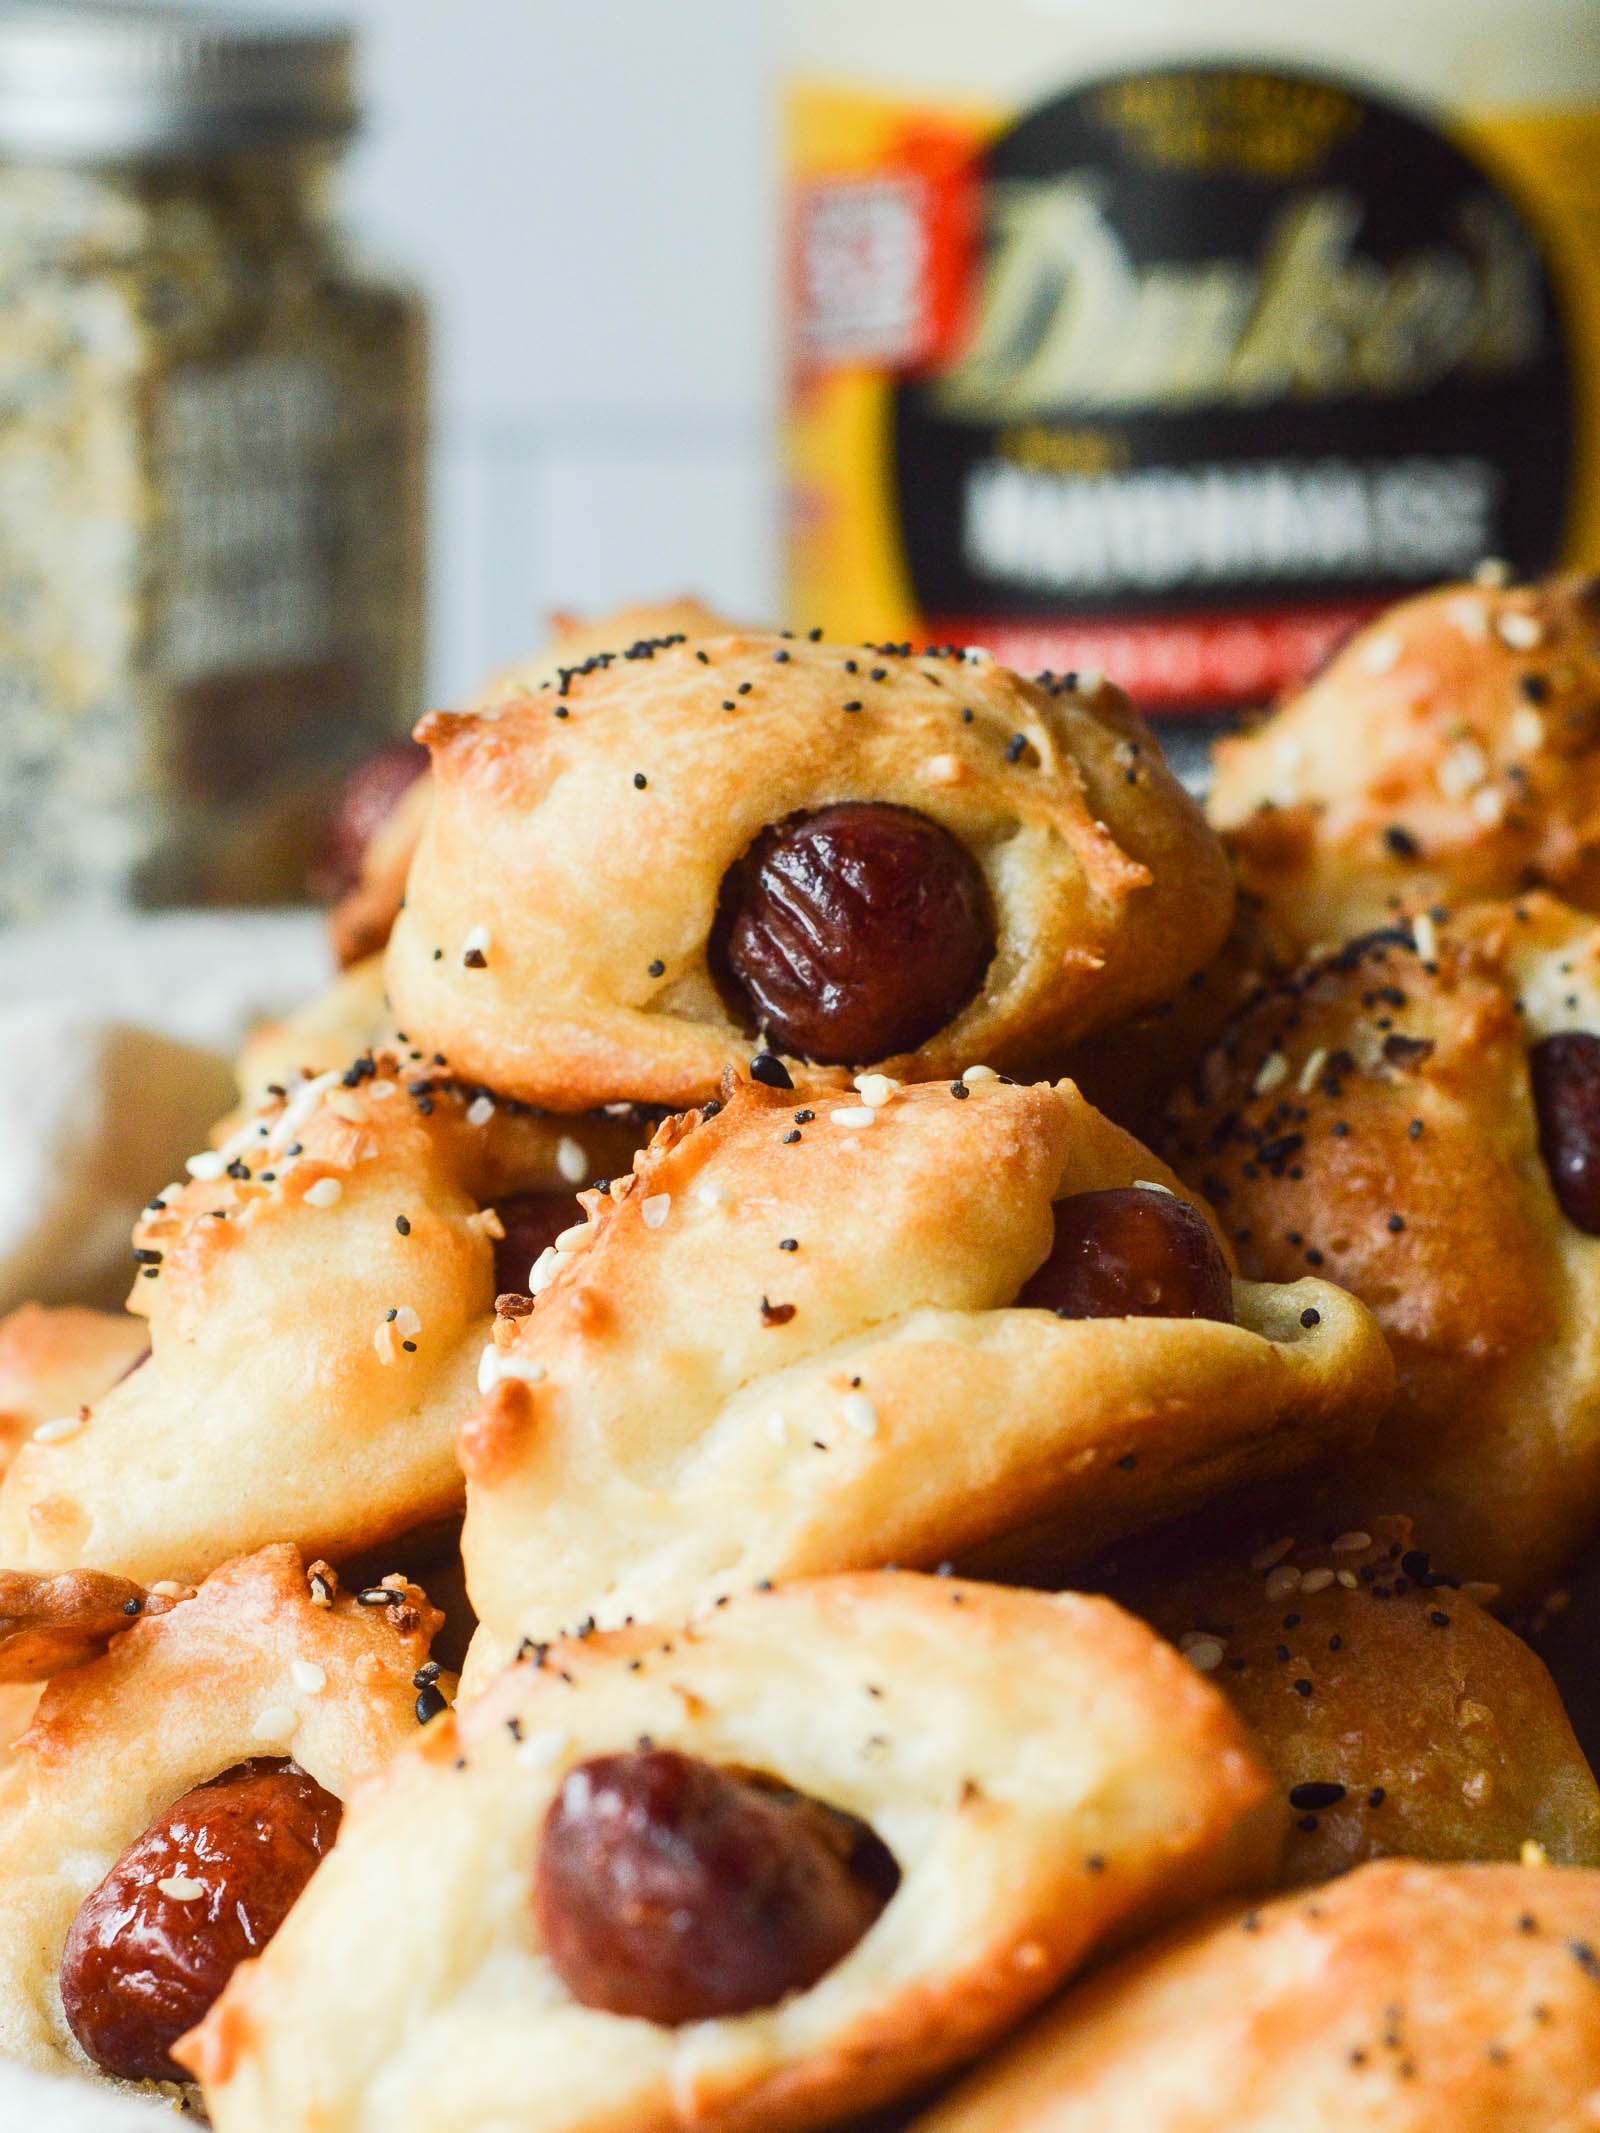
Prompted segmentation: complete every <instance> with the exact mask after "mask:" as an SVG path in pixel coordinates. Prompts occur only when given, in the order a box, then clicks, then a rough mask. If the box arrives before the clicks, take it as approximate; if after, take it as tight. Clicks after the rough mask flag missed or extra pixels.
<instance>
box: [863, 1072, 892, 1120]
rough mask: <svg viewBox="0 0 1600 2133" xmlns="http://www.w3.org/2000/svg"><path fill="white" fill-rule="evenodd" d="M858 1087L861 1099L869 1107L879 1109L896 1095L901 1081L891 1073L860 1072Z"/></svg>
mask: <svg viewBox="0 0 1600 2133" xmlns="http://www.w3.org/2000/svg"><path fill="white" fill-rule="evenodd" d="M856 1087H857V1088H858V1089H859V1090H860V1092H861V1101H862V1102H863V1103H864V1104H865V1105H866V1106H867V1107H868V1109H869V1110H873V1111H878V1110H881V1109H882V1108H883V1106H884V1105H885V1104H886V1103H887V1102H888V1101H889V1099H890V1097H891V1096H893V1095H894V1093H895V1091H896V1090H897V1089H898V1088H899V1087H900V1083H899V1082H898V1081H896V1080H895V1079H894V1077H893V1076H892V1075H890V1074H858V1075H857V1076H856Z"/></svg>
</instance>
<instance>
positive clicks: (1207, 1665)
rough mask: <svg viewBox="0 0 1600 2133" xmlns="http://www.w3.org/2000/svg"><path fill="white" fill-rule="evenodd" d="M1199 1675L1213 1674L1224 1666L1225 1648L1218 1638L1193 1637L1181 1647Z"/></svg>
mask: <svg viewBox="0 0 1600 2133" xmlns="http://www.w3.org/2000/svg"><path fill="white" fill-rule="evenodd" d="M1180 1649H1181V1650H1182V1652H1183V1656H1184V1658H1185V1659H1187V1660H1188V1662H1189V1664H1190V1665H1191V1666H1192V1667H1193V1668H1194V1670H1195V1672H1196V1673H1197V1674H1212V1673H1215V1672H1216V1670H1217V1668H1218V1667H1219V1666H1220V1665H1221V1664H1222V1652H1223V1647H1222V1644H1221V1642H1220V1640H1219V1639H1217V1638H1216V1637H1203V1636H1202V1637H1193V1638H1192V1639H1189V1640H1186V1641H1185V1643H1184V1644H1183V1645H1182V1646H1181V1647H1180Z"/></svg>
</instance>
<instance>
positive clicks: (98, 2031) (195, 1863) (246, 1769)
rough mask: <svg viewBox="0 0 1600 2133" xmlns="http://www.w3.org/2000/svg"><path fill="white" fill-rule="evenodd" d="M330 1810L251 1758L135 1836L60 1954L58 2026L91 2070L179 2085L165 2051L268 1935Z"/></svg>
mask: <svg viewBox="0 0 1600 2133" xmlns="http://www.w3.org/2000/svg"><path fill="white" fill-rule="evenodd" d="M340 1813H341V1809H340V1804H339V1802H338V1800H336V1799H335V1798H334V1796H333V1794H332V1793H331V1792H325V1791H324V1790H323V1788H322V1787H321V1786H320V1785H319V1784H318V1783H317V1782H316V1780H315V1779H314V1778H311V1777H308V1776H307V1775H306V1773H305V1772H304V1771H303V1770H301V1769H299V1768H298V1767H297V1765H295V1764H294V1763H291V1762H284V1761H281V1760H278V1759H275V1758H270V1757H259V1758H257V1759H256V1760H254V1761H252V1762H248V1763H240V1764H239V1765H238V1767H237V1768H236V1769H233V1770H229V1771H227V1772H225V1773H224V1775H223V1776H221V1777H219V1778H215V1779H213V1781H212V1782H211V1783H210V1784H209V1785H201V1786H199V1787H197V1788H196V1790H195V1791H193V1792H186V1793H185V1794H184V1796H183V1798H182V1799H181V1800H177V1801H175V1802H174V1804H173V1805H172V1806H171V1807H169V1808H168V1809H167V1811H166V1813H165V1814H164V1815H162V1816H161V1817H160V1819H159V1820H158V1821H156V1822H153V1823H152V1824H151V1825H150V1827H149V1828H148V1829H147V1830H146V1831H145V1833H144V1835H143V1836H142V1837H136V1838H135V1839H134V1841H133V1843H132V1844H130V1845H129V1846H128V1848H127V1850H126V1851H125V1852H124V1853H123V1854H122V1857H121V1858H120V1859H119V1860H118V1861H117V1863H116V1865H115V1866H114V1867H113V1868H112V1869H111V1871H110V1873H109V1874H107V1875H106V1877H105V1879H104V1880H103V1881H102V1882H101V1884H100V1886H99V1887H98V1888H97V1889H96V1890H95V1891H94V1892H93V1894H92V1895H91V1896H89V1897H88V1898H87V1899H86V1900H85V1902H84V1903H83V1904H82V1906H81V1907H80V1909H79V1911H78V1915H77V1917H76V1918H74V1920H73V1921H72V1925H71V1928H70V1930H69V1931H68V1934H67V1944H66V1949H65V1952H64V1954H63V1956H62V1960H61V2002H62V2007H63V2009H64V2011H65V2013H66V2017H67V2023H68V2026H69V2027H70V2028H71V2030H72V2034H73V2035H74V2036H75V2037H76V2038H77V2040H78V2042H79V2043H80V2044H81V2045H82V2046H83V2049H84V2050H85V2052H87V2053H88V2055H89V2057H90V2058H91V2059H92V2060H93V2061H94V2062H95V2064H96V2065H97V2066H99V2067H101V2068H103V2069H104V2070H105V2072H106V2073H108V2074H115V2075H118V2076H120V2077H121V2078H122V2079H123V2080H125V2081H141V2080H144V2081H186V2080H188V2079H189V2076H188V2075H187V2074H186V2073H185V2072H184V2070H183V2068H182V2067H180V2066H178V2065H176V2064H175V2063H174V2062H173V2060H172V2059H171V2058H170V2057H169V2056H168V2055H169V2052H170V2050H171V2047H172V2046H173V2045H174V2044H175V2043H176V2042H177V2040H178V2038H179V2037H181V2036H182V2035H183V2033H184V2031H185V2030H188V2029H192V2028H193V2027H194V2025H195V2023H196V2022H198V2021H199V2020H200V2018H201V2016H202V2015H203V2014H204V2013H205V2012H206V2010H207V2008H209V2007H210V2005H211V2003H212V2001H213V2000H215V1999H216V1997H217V1995H218V1994H219V1993H220V1992H221V1990H222V1988H223V1986H224V1985H226V1984H227V1982H228V1980H229V1978H230V1977H232V1975H233V1972H234V1968H235V1966H236V1965H237V1964H238V1963H240V1962H242V1961H243V1960H244V1958H245V1957H246V1956H247V1955H255V1954H257V1953H259V1951H260V1950H261V1949H262V1948H264V1947H265V1946H266V1944H267V1942H268V1941H269V1940H271V1938H272V1936H273V1934H274V1933H276V1932H277V1930H278V1928H279V1926H281V1925H282V1923H283V1921H284V1919H285V1918H286V1917H287V1916H288V1914H289V1910H290V1907H291V1906H292V1904H293V1903H294V1901H295V1898H296V1897H297V1896H298V1895H299V1894H300V1891H301V1890H302V1889H303V1888H304V1887H305V1885H306V1883H307V1882H308V1881H309V1880H310V1879H311V1875H312V1872H313V1870H314V1869H315V1867H316V1864H317V1861H318V1860H319V1859H320V1858H321V1857H322V1855H323V1853H324V1852H325V1851H327V1849H328V1848H329V1846H330V1845H331V1844H332V1843H333V1840H334V1838H335V1836H336V1835H337V1834H338V1829H339V1816H340ZM163 1881H165V1882H168V1883H170V1884H173V1885H174V1886H175V1888H176V1893H173V1892H172V1889H170V1888H169V1889H168V1890H163V1889H162V1888H161V1887H160V1886H159V1884H160V1883H162V1882H163ZM196 1883H198V1884H199V1889H198V1891H197V1892H196V1893H192V1894H191V1893H189V1891H190V1889H191V1887H192V1886H193V1884H196Z"/></svg>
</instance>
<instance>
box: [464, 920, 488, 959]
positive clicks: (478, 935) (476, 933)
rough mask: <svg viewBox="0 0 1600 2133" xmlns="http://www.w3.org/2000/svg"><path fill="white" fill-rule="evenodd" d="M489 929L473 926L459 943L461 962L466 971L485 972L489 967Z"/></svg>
mask: <svg viewBox="0 0 1600 2133" xmlns="http://www.w3.org/2000/svg"><path fill="white" fill-rule="evenodd" d="M489 947H490V941H489V929H488V927H487V926H474V927H473V928H472V929H471V931H470V932H469V933H468V935H467V937H466V939H465V940H464V941H463V942H462V943H461V960H462V962H463V963H464V964H465V965H466V967H467V969H468V970H487V969H488V967H489Z"/></svg>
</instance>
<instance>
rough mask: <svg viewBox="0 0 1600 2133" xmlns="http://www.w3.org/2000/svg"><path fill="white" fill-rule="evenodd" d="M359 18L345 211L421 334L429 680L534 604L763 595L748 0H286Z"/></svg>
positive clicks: (765, 52) (768, 300)
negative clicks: (428, 481)
mask: <svg viewBox="0 0 1600 2133" xmlns="http://www.w3.org/2000/svg"><path fill="white" fill-rule="evenodd" d="M298 7H299V10H300V11H302V12H305V13H318V14H325V15H328V16H331V17H333V18H335V19H338V20H350V21H353V22H355V23H356V24H357V25H358V27H359V30H360V34H361V52H360V62H359V72H360V80H361V85H362V90H363V93H364V96H365V99H366V105H367V113H368V119H367V126H366V131H365V133H364V135H363V137H362V138H361V139H360V140H359V141H358V142H357V143H356V144H355V146H354V148H353V150H352V152H351V154H350V156H349V158H348V162H347V183H346V185H345V188H344V199H345V202H346V207H347V219H348V220H349V221H350V223H351V224H352V226H353V227H354V229H355V230H356V231H357V233H358V234H359V236H360V237H361V239H362V240H363V242H364V244H365V246H366V247H367V248H368V249H369V250H370V251H372V252H373V253H374V254H375V255H376V256H377V257H378V258H379V259H380V260H382V261H383V262H384V263H385V264H392V265H395V266H397V267H399V268H400V269H401V270H403V271H404V272H405V273H406V274H408V275H409V276H410V277H411V278H412V279H413V280H415V281H416V282H417V283H419V284H420V285H421V287H422V288H423V289H424V290H425V292H426V294H427V296H428V299H429V303H430V306H431V312H432V320H433V332H434V473H433V499H432V539H431V548H430V566H431V577H432V593H431V613H430V624H431V627H430V658H429V693H430V700H431V701H433V702H436V703H446V702H448V701H449V700H450V699H451V697H452V695H454V694H457V693H459V692H460V691H461V690H462V689H463V688H465V687H467V686H469V685H470V684H471V683H472V682H473V681H474V680H475V679H477V678H478V677H479V676H480V675H481V674H482V673H483V672H484V671H486V670H487V669H489V668H491V667H493V666H494V665H496V664H497V663H499V662H502V661H504V660H505V659H507V658H509V657H512V656H514V655H515V654H517V653H518V652H519V651H522V650H524V649H526V648H528V647H529V646H531V644H532V643H533V642H534V640H535V638H536V636H537V634H538V632H539V629H540V627H541V626H542V621H543V617H544V615H545V614H546V613H547V612H548V611H549V610H550V609H551V608H558V607H572V608H576V609H579V610H592V609H597V608H603V607H605V606H609V605H614V604H616V603H618V602H620V601H625V600H635V599H639V598H645V597H650V596H653V595H656V594H663V595H670V594H673V593H678V592H686V591H687V592H698V593H701V594H702V595H704V596H705V597H706V598H708V599H710V600H712V601H714V602H720V603H722V604H724V605H725V606H726V607H728V608H729V609H730V611H732V612H734V613H738V614H748V615H751V616H753V617H758V616H761V615H763V614H768V613H771V612H772V611H773V608H774V602H775V597H776V594H775V550H776V541H775V531H774V527H775V517H774V505H775V486H774V474H773V452H772V414H773V394H774V379H775V374H776V370H775V361H774V355H773V349H774V341H775V306H774V299H773V295H772V288H773V272H774V269H773V241H772V230H773V225H774V217H773V208H772V199H773V157H774V129H773V124H772V116H771V114H772V100H771V99H772V92H771V44H772V32H771V27H770V14H771V10H770V7H769V4H768V0H298Z"/></svg>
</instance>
